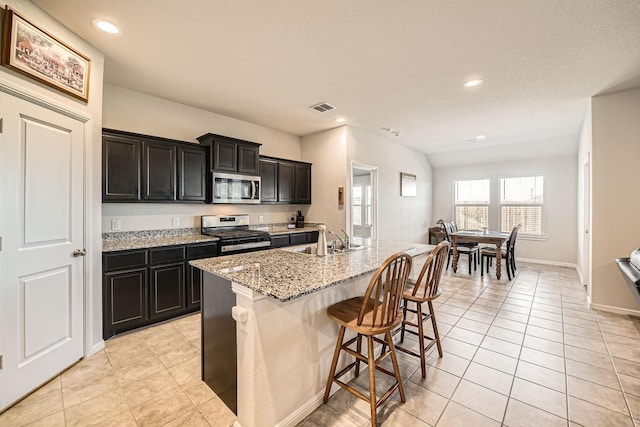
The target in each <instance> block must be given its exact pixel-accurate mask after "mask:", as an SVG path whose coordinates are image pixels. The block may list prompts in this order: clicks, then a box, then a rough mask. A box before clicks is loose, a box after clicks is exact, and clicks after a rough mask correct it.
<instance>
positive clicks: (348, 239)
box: [340, 228, 351, 251]
mask: <svg viewBox="0 0 640 427" xmlns="http://www.w3.org/2000/svg"><path fill="white" fill-rule="evenodd" d="M340 231H342V232H343V233H344V248H345V250H347V251H348V250H349V249H351V237H349V235H348V234H347V232H346V231H344V228H341V229H340Z"/></svg>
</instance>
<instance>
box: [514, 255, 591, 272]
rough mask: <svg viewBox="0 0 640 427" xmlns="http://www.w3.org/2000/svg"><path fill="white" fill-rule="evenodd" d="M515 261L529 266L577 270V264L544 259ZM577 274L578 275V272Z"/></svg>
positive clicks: (519, 259) (520, 259) (518, 259)
mask: <svg viewBox="0 0 640 427" xmlns="http://www.w3.org/2000/svg"><path fill="white" fill-rule="evenodd" d="M516 261H517V262H519V261H522V262H530V263H531V264H545V265H555V266H558V267H569V268H575V269H576V270H577V269H578V264H574V263H571V262H560V261H548V260H546V259H533V258H516ZM578 274H580V273H579V272H578Z"/></svg>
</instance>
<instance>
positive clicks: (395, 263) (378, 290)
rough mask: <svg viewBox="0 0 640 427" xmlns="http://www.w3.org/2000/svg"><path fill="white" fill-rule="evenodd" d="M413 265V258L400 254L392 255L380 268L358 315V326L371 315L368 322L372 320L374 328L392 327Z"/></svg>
mask: <svg viewBox="0 0 640 427" xmlns="http://www.w3.org/2000/svg"><path fill="white" fill-rule="evenodd" d="M411 264H412V258H411V257H410V256H409V255H407V254H406V253H403V252H399V253H396V254H394V255H391V256H390V257H389V258H387V260H386V261H385V262H383V263H382V264H381V265H380V267H378V269H377V270H376V272H375V273H374V274H373V277H372V278H371V281H370V282H369V287H368V288H367V292H366V293H365V295H364V299H363V302H362V306H361V307H360V312H359V314H358V323H357V324H358V326H362V322H363V320H364V318H365V315H366V314H367V313H371V316H372V318H371V319H368V320H371V323H370V325H371V326H372V327H378V328H380V327H385V326H390V325H392V324H393V322H394V321H396V320H397V317H398V314H399V313H400V305H401V302H402V292H403V291H404V287H405V285H406V283H407V279H408V278H409V273H410V272H411ZM372 304H373V306H372ZM367 324H369V322H367Z"/></svg>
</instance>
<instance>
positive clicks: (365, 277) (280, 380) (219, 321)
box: [191, 241, 433, 427]
mask: <svg viewBox="0 0 640 427" xmlns="http://www.w3.org/2000/svg"><path fill="white" fill-rule="evenodd" d="M432 248H433V246H431V245H424V244H416V243H402V242H386V241H370V243H369V245H366V247H363V248H359V250H354V251H351V252H346V253H338V254H334V255H329V256H327V257H316V256H315V255H308V254H305V253H298V252H295V250H296V248H295V247H293V248H287V249H272V250H267V251H260V252H252V253H246V254H240V255H232V256H226V257H218V258H208V259H201V260H197V261H192V262H191V265H193V266H195V267H197V268H200V269H201V270H202V271H203V288H202V298H203V299H202V318H203V343H202V348H203V379H204V380H205V381H206V382H207V383H208V384H210V386H212V384H211V382H213V383H216V382H218V381H220V383H217V384H215V386H212V388H214V391H216V392H217V393H218V394H219V395H220V394H222V396H221V398H222V399H223V401H225V403H227V405H229V406H230V407H231V408H232V409H233V410H236V413H237V415H238V424H239V425H240V426H242V427H254V426H256V427H257V426H276V425H283V426H284V425H295V424H297V423H298V422H300V421H301V420H302V419H303V418H304V417H305V416H307V415H308V414H310V413H311V412H312V411H313V410H314V409H315V408H316V407H318V406H319V405H320V404H321V403H322V396H323V393H324V387H325V385H326V380H327V375H328V371H329V368H330V364H331V357H332V355H333V350H334V348H335V344H336V339H337V333H338V327H337V325H336V324H335V323H334V322H332V321H331V320H330V319H329V318H328V317H327V314H326V309H327V307H328V306H330V305H331V304H333V303H335V302H338V301H342V300H344V299H347V298H351V297H354V296H359V295H363V294H364V291H365V289H366V288H367V286H368V284H369V280H370V278H371V275H372V274H373V272H374V271H375V270H376V269H377V268H378V266H379V265H380V264H382V262H383V261H384V260H385V259H387V258H388V257H389V256H391V255H392V254H394V253H396V252H406V253H408V254H410V255H411V256H413V257H414V268H413V269H412V277H416V276H417V274H418V273H419V270H420V268H422V262H424V259H422V260H419V259H415V258H416V257H419V256H422V255H425V256H426V254H428V253H429V252H430V251H431V249H432ZM421 258H424V257H421ZM421 261H422V262H421ZM221 313H222V315H221ZM232 314H233V318H234V319H235V330H234V331H233V332H234V333H233V336H231V335H230V334H228V329H227V330H226V332H225V328H229V327H231V328H233V324H232V322H233V320H230V317H231V315H232ZM234 350H236V351H234ZM223 353H226V354H228V353H231V354H233V353H235V354H236V357H235V359H236V366H237V374H236V375H237V408H236V407H234V406H235V405H236V401H235V396H229V395H232V394H235V393H236V390H235V387H234V388H233V389H228V388H224V387H225V383H226V382H227V380H228V379H229V378H221V377H224V376H227V377H228V376H231V375H233V372H230V369H228V370H224V369H220V366H219V364H218V362H217V361H216V358H217V357H218V356H219V355H221V354H223ZM211 365H214V366H213V368H212V367H211ZM215 365H218V366H217V367H216V366H215ZM216 368H217V372H218V374H217V375H215V377H214V378H211V375H207V371H208V370H209V369H216ZM207 376H208V377H209V379H208V380H207ZM221 387H222V388H221ZM225 395H226V396H225ZM229 402H230V403H229Z"/></svg>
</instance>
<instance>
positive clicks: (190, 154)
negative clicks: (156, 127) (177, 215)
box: [178, 147, 207, 202]
mask: <svg viewBox="0 0 640 427" xmlns="http://www.w3.org/2000/svg"><path fill="white" fill-rule="evenodd" d="M206 160H207V152H206V151H205V149H203V148H196V147H194V148H191V147H178V200H185V201H192V202H204V201H205V197H206V184H205V168H206Z"/></svg>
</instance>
